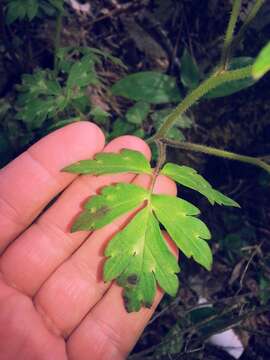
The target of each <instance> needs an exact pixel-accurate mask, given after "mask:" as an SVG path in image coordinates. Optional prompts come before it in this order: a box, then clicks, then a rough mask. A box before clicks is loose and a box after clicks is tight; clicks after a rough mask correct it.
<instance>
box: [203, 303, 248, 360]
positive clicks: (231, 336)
mask: <svg viewBox="0 0 270 360" xmlns="http://www.w3.org/2000/svg"><path fill="white" fill-rule="evenodd" d="M207 302H208V301H207V300H206V299H205V298H203V297H200V298H199V301H198V303H199V304H201V305H202V306H203V304H205V306H206V307H207V306H210V307H212V305H209V304H206V303H207ZM207 342H208V343H209V344H211V345H214V346H217V347H219V348H221V349H222V350H223V351H225V352H227V353H228V354H230V355H231V356H232V357H233V358H234V359H239V358H240V357H241V355H242V354H243V352H244V346H243V344H242V342H241V340H240V339H239V337H238V336H237V335H236V333H235V331H234V330H233V329H228V330H225V331H223V332H221V333H219V334H215V335H212V336H210V338H209V339H208V340H207Z"/></svg>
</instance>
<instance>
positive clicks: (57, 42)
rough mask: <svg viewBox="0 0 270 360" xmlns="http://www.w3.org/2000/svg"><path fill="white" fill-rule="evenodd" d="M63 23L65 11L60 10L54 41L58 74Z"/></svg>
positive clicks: (55, 72) (55, 71)
mask: <svg viewBox="0 0 270 360" xmlns="http://www.w3.org/2000/svg"><path fill="white" fill-rule="evenodd" d="M62 25H63V11H59V14H58V16H57V19H56V27H55V42H54V74H55V75H57V72H58V57H57V54H58V51H59V48H60V40H61V30H62Z"/></svg>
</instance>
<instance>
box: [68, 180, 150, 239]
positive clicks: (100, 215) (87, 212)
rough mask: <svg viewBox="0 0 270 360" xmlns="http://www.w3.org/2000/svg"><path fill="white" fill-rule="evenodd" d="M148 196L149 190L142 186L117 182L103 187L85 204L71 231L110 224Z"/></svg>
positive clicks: (93, 228)
mask: <svg viewBox="0 0 270 360" xmlns="http://www.w3.org/2000/svg"><path fill="white" fill-rule="evenodd" d="M147 198H149V192H148V191H147V190H145V189H143V188H142V187H139V186H136V185H133V184H125V183H123V184H122V183H119V184H117V185H111V186H107V187H105V188H104V189H103V190H102V192H101V194H100V195H95V196H93V197H91V198H90V200H89V201H88V202H87V203H86V204H85V206H84V211H83V212H82V213H81V214H80V215H79V217H78V218H77V220H76V221H75V223H74V225H73V226H72V229H71V231H72V232H74V231H78V230H90V231H91V230H95V229H100V228H102V227H103V226H105V225H107V224H110V223H111V222H113V220H115V219H116V218H118V217H119V216H121V215H123V214H125V213H126V212H128V211H130V210H133V209H135V208H136V207H137V206H139V205H140V204H141V203H142V202H143V201H144V200H146V199H147Z"/></svg>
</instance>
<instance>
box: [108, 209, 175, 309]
mask: <svg viewBox="0 0 270 360" xmlns="http://www.w3.org/2000/svg"><path fill="white" fill-rule="evenodd" d="M105 256H107V257H108V260H107V261H106V263H105V266H104V280H105V281H110V280H113V279H117V282H118V284H119V285H120V286H122V287H123V288H124V289H125V293H124V301H125V306H126V309H127V311H128V312H131V311H139V310H140V308H141V306H146V307H151V305H152V303H153V300H154V296H155V293H156V283H158V284H159V286H160V287H161V288H162V289H163V290H164V291H165V292H167V293H168V294H170V295H172V296H174V295H176V292H177V289H178V278H177V276H176V275H175V273H177V272H179V270H180V269H179V266H178V263H177V260H176V258H175V257H174V256H173V255H172V253H171V252H170V251H169V249H168V247H167V245H166V243H165V241H164V239H163V236H162V234H161V231H160V228H159V225H158V222H157V220H156V219H155V217H154V216H153V214H152V211H151V209H150V207H145V208H144V209H142V210H141V211H140V212H138V213H137V214H136V215H135V216H134V218H133V219H132V220H131V222H130V223H129V224H128V225H127V226H126V227H125V228H124V230H122V231H121V232H119V233H118V234H116V235H115V236H114V238H113V239H112V240H111V241H110V243H109V244H108V246H107V248H106V250H105Z"/></svg>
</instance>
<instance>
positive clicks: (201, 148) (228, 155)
mask: <svg viewBox="0 0 270 360" xmlns="http://www.w3.org/2000/svg"><path fill="white" fill-rule="evenodd" d="M160 141H162V142H164V143H165V144H167V145H168V146H171V147H175V148H180V149H184V150H187V151H195V152H201V153H204V154H207V155H213V156H218V157H222V158H225V159H230V160H236V161H241V162H244V163H248V164H252V165H255V166H258V167H260V168H262V169H264V170H266V171H267V172H270V164H267V163H266V162H264V161H262V160H261V159H260V158H256V157H252V156H245V155H240V154H236V153H233V152H230V151H226V150H221V149H217V148H214V147H211V146H206V145H201V144H194V143H190V142H178V141H173V140H169V139H160Z"/></svg>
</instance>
